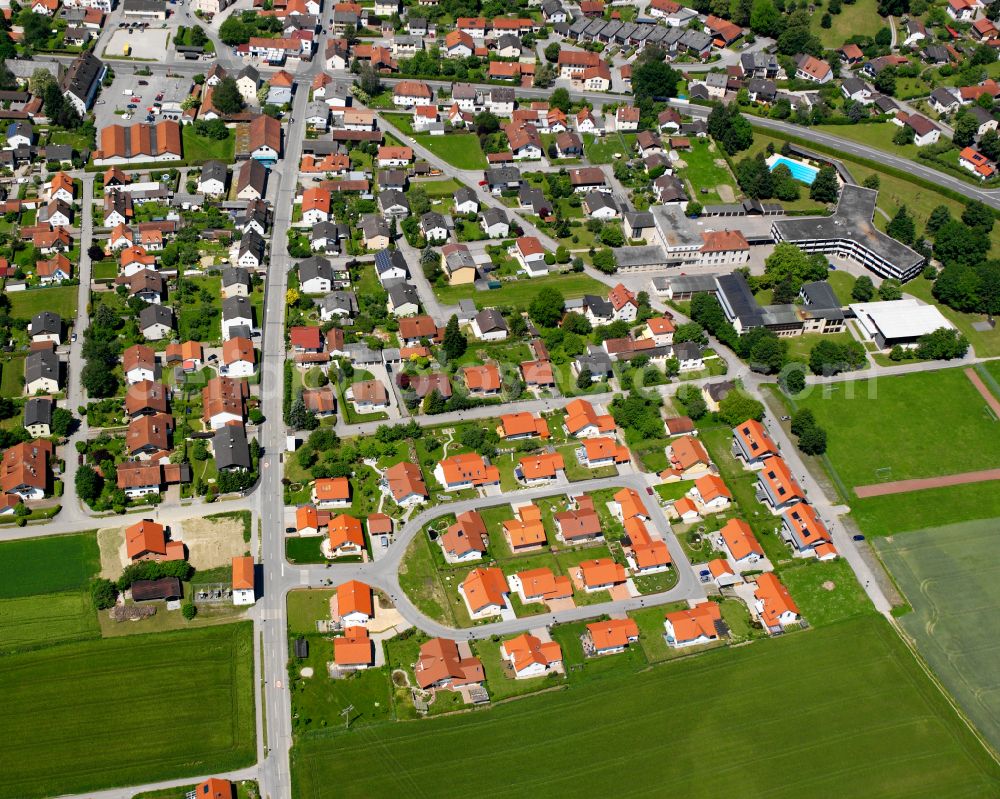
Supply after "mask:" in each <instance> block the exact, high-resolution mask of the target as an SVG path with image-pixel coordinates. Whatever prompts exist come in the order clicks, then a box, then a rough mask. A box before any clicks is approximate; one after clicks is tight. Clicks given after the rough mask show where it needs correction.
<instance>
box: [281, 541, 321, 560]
mask: <svg viewBox="0 0 1000 799" xmlns="http://www.w3.org/2000/svg"><path fill="white" fill-rule="evenodd" d="M322 541H323V536H321V535H310V536H303V537H302V538H299V537H298V536H289V537H288V538H286V539H285V557H286V558H288V560H289V561H290V562H291V563H326V562H327V559H326V558H325V557H323V553H322V552H321V551H320V548H319V547H320V544H321V543H322Z"/></svg>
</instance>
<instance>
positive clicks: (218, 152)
mask: <svg viewBox="0 0 1000 799" xmlns="http://www.w3.org/2000/svg"><path fill="white" fill-rule="evenodd" d="M181 146H182V147H183V148H184V160H185V161H186V162H187V163H189V164H200V163H203V162H205V161H211V160H218V161H222V163H224V164H231V163H232V162H233V154H234V153H235V152H236V134H235V133H233V132H232V131H230V132H229V135H228V136H227V137H226V138H225V139H208V138H205V137H203V136H198V135H197V134H196V133H195V132H194V125H183V126H181Z"/></svg>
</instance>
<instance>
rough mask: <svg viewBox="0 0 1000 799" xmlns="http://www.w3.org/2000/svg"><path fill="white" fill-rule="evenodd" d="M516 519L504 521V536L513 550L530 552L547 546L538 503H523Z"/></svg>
mask: <svg viewBox="0 0 1000 799" xmlns="http://www.w3.org/2000/svg"><path fill="white" fill-rule="evenodd" d="M516 513H517V518H516V519H508V520H507V521H505V522H504V523H503V533H504V537H505V538H506V539H507V543H508V544H509V545H510V548H511V551H512V552H515V553H517V552H529V551H531V550H533V549H541V548H542V547H543V546H545V543H546V538H545V525H543V524H542V511H541V510H540V509H539V508H538V506H537V505H521V506H520V507H519V508H518V509H517V511H516Z"/></svg>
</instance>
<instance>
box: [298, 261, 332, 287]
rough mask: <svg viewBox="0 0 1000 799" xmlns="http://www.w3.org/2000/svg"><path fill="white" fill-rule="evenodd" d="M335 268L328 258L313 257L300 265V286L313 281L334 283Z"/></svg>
mask: <svg viewBox="0 0 1000 799" xmlns="http://www.w3.org/2000/svg"><path fill="white" fill-rule="evenodd" d="M333 278H334V275H333V266H332V265H331V264H330V262H329V261H328V260H326V258H319V257H317V256H313V257H312V258H306V259H305V260H304V261H301V262H300V263H299V284H300V285H302V286H305V284H307V283H308V282H309V281H311V280H325V281H329V282H330V283H332V282H333Z"/></svg>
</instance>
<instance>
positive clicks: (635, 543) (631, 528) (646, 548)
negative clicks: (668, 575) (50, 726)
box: [625, 516, 673, 574]
mask: <svg viewBox="0 0 1000 799" xmlns="http://www.w3.org/2000/svg"><path fill="white" fill-rule="evenodd" d="M625 536H626V537H627V538H628V544H629V549H630V550H631V551H630V552H629V554H628V563H629V565H630V566H631V567H632V571H633V572H634V573H635V574H656V573H657V572H663V571H666V570H667V569H669V568H670V565H671V563H672V562H673V560H672V558H671V557H670V550H668V549H667V542H666V541H664V540H662V539H660V538H653V537H652V536H651V535H650V534H649V530H648V529H646V523H645V522H644V521H643V520H642V519H639V518H637V517H634V516H633V517H632V518H631V519H628V520H627V521H626V522H625Z"/></svg>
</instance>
